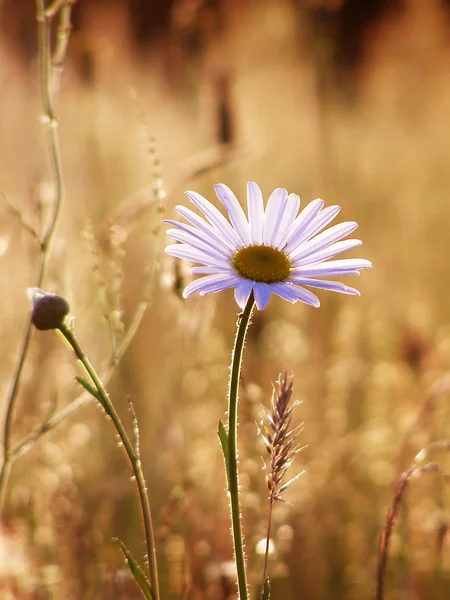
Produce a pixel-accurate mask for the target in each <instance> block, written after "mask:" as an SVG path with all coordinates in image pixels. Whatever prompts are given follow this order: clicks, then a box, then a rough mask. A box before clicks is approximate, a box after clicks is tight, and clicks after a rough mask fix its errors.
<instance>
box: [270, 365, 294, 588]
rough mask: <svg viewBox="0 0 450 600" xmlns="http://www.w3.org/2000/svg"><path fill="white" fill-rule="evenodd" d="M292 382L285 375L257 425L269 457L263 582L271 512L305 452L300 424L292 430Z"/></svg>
mask: <svg viewBox="0 0 450 600" xmlns="http://www.w3.org/2000/svg"><path fill="white" fill-rule="evenodd" d="M293 384H294V381H293V378H292V377H288V374H287V373H284V375H283V376H281V375H280V379H279V381H278V382H277V387H275V386H274V390H273V394H272V407H271V411H270V412H269V411H268V410H267V409H265V408H264V415H263V418H262V420H261V424H260V434H261V437H262V439H263V441H264V444H265V446H266V449H267V452H268V453H269V455H270V465H269V466H267V465H266V484H267V488H268V490H269V520H268V526H267V539H266V552H265V558H264V578H263V581H264V582H265V581H266V579H267V561H268V555H269V543H270V533H271V527H272V510H273V504H274V502H275V501H276V500H279V501H282V500H283V498H282V493H283V492H284V491H285V490H286V488H287V487H288V486H289V485H291V483H293V482H294V481H295V480H296V479H298V477H300V475H301V474H302V473H303V471H301V472H300V473H297V475H294V477H291V478H290V479H288V480H287V481H286V482H284V483H283V479H284V477H285V475H286V473H287V471H288V469H289V467H290V466H291V464H292V461H293V460H294V457H295V455H296V454H297V453H298V452H300V450H302V449H303V448H304V446H300V444H297V435H298V433H299V432H300V431H302V429H303V423H301V424H300V425H297V427H294V428H293V429H291V420H292V411H293V409H294V407H295V406H297V405H298V404H299V402H294V403H292V404H291V396H292V388H293Z"/></svg>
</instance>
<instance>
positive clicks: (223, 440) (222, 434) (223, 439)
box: [217, 421, 230, 491]
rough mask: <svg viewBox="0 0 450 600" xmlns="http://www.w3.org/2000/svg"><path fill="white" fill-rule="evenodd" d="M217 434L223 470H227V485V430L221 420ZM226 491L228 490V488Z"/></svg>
mask: <svg viewBox="0 0 450 600" xmlns="http://www.w3.org/2000/svg"><path fill="white" fill-rule="evenodd" d="M217 434H218V436H219V440H220V445H221V446H222V454H223V459H224V461H225V470H226V472H227V485H228V475H229V471H228V432H227V430H226V428H225V425H224V424H223V421H219V426H218V428H217ZM228 491H230V490H229V489H228Z"/></svg>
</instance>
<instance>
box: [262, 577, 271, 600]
mask: <svg viewBox="0 0 450 600" xmlns="http://www.w3.org/2000/svg"><path fill="white" fill-rule="evenodd" d="M269 599H270V581H269V578H267V579H266V580H265V582H264V585H263V589H262V592H261V600H269Z"/></svg>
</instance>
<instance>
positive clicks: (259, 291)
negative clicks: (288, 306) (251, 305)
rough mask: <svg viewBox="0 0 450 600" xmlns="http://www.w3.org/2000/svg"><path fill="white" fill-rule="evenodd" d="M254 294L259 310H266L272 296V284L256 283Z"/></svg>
mask: <svg viewBox="0 0 450 600" xmlns="http://www.w3.org/2000/svg"><path fill="white" fill-rule="evenodd" d="M253 294H254V295H255V304H256V306H257V308H258V310H264V309H265V308H266V306H267V303H268V302H269V298H270V285H269V284H267V283H256V282H255V283H254V284H253Z"/></svg>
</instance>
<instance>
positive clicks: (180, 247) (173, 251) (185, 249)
mask: <svg viewBox="0 0 450 600" xmlns="http://www.w3.org/2000/svg"><path fill="white" fill-rule="evenodd" d="M165 251H166V253H167V254H170V255H171V256H175V257H176V258H182V259H183V260H190V261H191V262H198V263H202V264H204V265H207V266H210V267H224V266H228V265H229V263H228V262H227V261H225V260H224V259H222V258H221V257H219V256H218V255H216V254H212V253H207V252H201V251H200V250H196V249H195V248H191V246H187V245H186V244H171V245H170V246H167V248H166V250H165Z"/></svg>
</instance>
